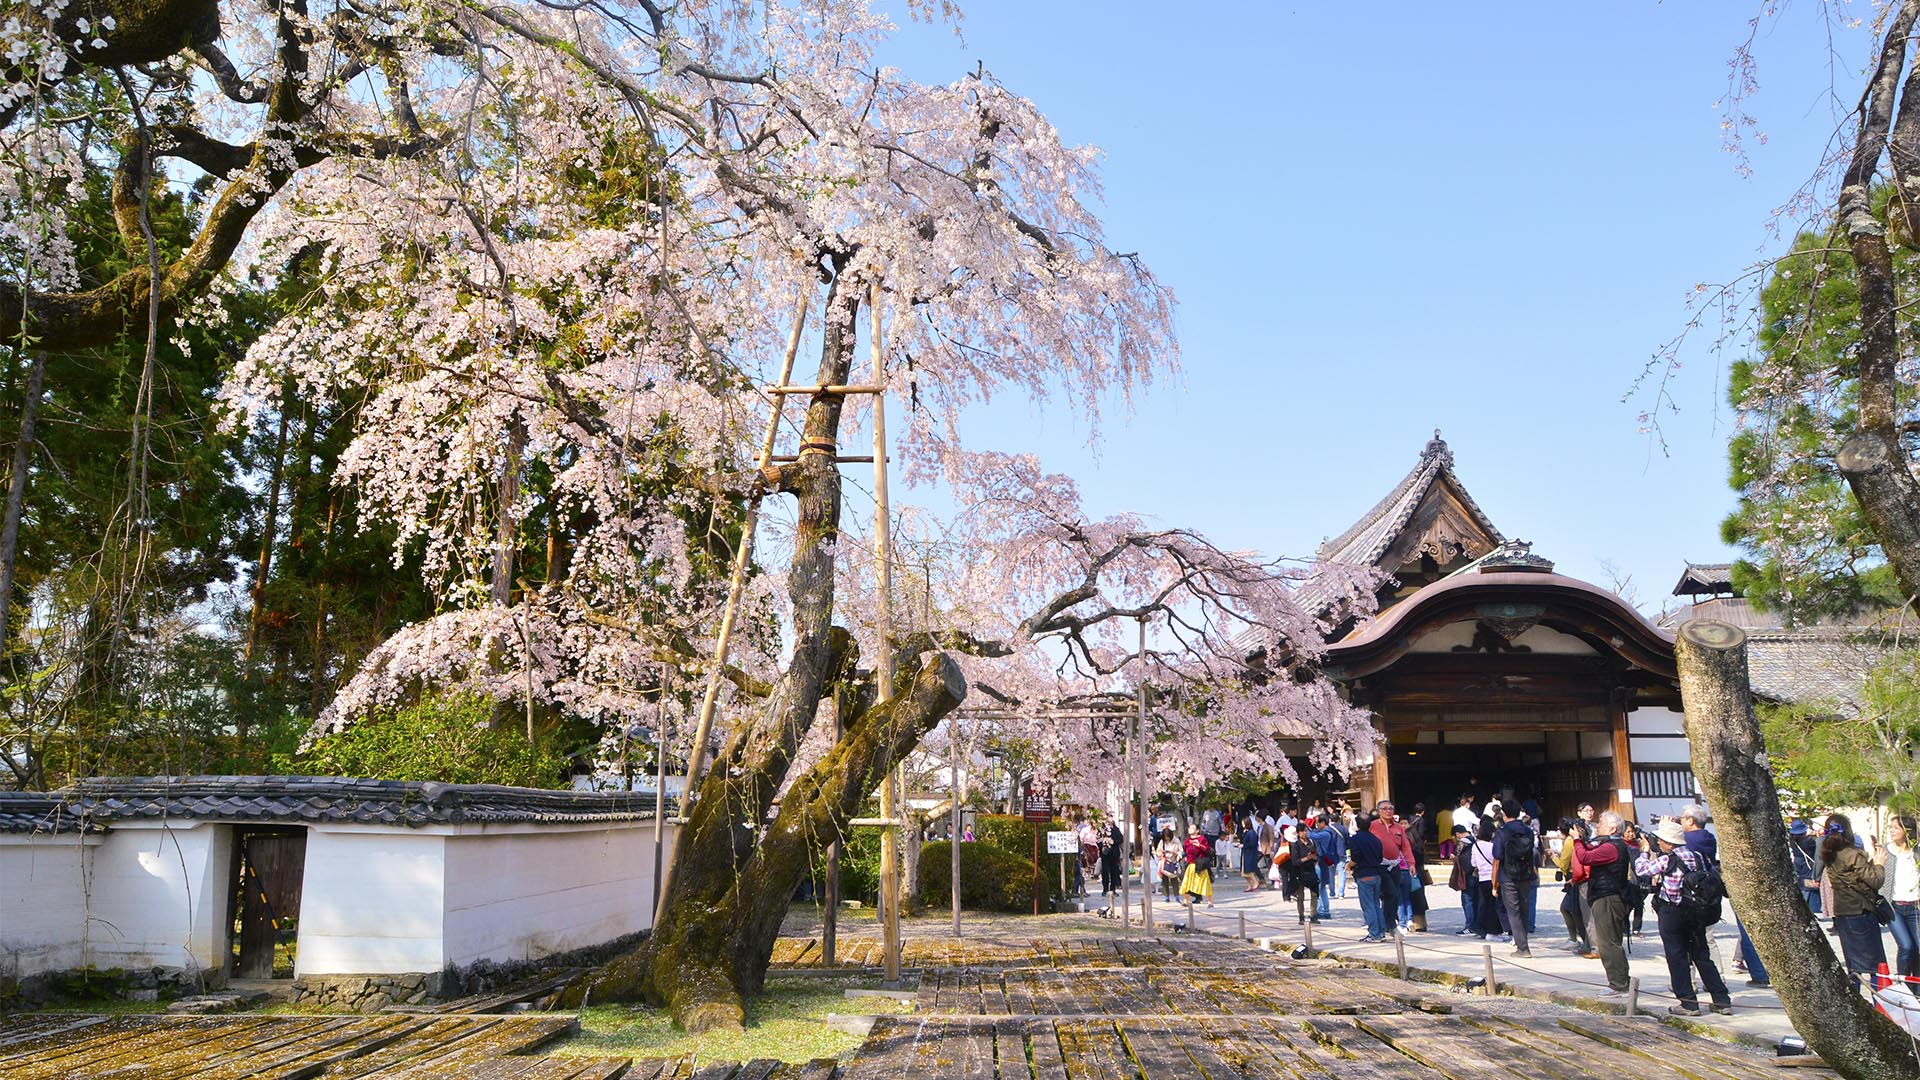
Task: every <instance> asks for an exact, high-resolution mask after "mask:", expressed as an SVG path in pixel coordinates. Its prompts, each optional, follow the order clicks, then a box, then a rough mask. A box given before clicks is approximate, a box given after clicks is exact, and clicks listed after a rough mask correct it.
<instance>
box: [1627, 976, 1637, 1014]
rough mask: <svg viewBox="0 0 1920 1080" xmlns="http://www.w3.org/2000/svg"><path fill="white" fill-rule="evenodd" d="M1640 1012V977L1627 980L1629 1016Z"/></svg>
mask: <svg viewBox="0 0 1920 1080" xmlns="http://www.w3.org/2000/svg"><path fill="white" fill-rule="evenodd" d="M1639 1011H1640V976H1638V975H1635V976H1634V977H1633V978H1631V979H1628V980H1627V1015H1628V1016H1633V1015H1635V1014H1636V1013H1638V1012H1639Z"/></svg>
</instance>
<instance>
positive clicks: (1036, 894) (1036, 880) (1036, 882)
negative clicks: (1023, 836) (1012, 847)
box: [1033, 821, 1040, 915]
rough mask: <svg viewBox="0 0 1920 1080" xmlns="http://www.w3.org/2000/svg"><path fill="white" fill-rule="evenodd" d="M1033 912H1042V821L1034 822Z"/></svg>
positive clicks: (1036, 913)
mask: <svg viewBox="0 0 1920 1080" xmlns="http://www.w3.org/2000/svg"><path fill="white" fill-rule="evenodd" d="M1033 913H1034V914H1035V915H1038V914H1040V823H1039V822H1037V821H1036V822H1034V823H1033Z"/></svg>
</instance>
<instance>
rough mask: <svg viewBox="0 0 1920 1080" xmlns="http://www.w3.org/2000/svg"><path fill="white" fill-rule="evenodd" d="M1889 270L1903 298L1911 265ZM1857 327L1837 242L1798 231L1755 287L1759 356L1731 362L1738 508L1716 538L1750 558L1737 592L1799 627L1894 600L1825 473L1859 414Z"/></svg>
mask: <svg viewBox="0 0 1920 1080" xmlns="http://www.w3.org/2000/svg"><path fill="white" fill-rule="evenodd" d="M1885 203H1886V198H1885V194H1884V193H1882V195H1881V198H1880V201H1879V205H1880V206H1881V207H1882V208H1884V206H1885ZM1895 274H1896V276H1897V278H1898V279H1899V282H1898V284H1899V287H1900V288H1901V289H1902V290H1903V291H1906V290H1912V289H1914V288H1916V287H1920V257H1916V254H1915V253H1914V252H1913V251H1910V250H1908V249H1907V248H1905V247H1899V248H1896V255H1895ZM1901 319H1902V325H1901V326H1900V328H1899V331H1900V334H1901V337H1902V340H1904V341H1907V342H1912V341H1914V340H1915V333H1916V331H1920V320H1917V319H1916V316H1915V312H1914V311H1913V310H1912V309H1908V310H1906V311H1904V312H1903V313H1902V315H1901ZM1859 323H1860V303H1859V287H1858V283H1857V282H1856V280H1855V278H1854V274H1853V260H1852V256H1851V254H1850V253H1849V252H1848V250H1847V248H1846V246H1845V243H1844V241H1843V240H1842V239H1840V238H1838V237H1837V236H1834V235H1829V234H1823V233H1812V232H1809V233H1803V234H1801V235H1800V236H1799V237H1798V238H1796V239H1795V241H1794V244H1793V247H1792V249H1791V250H1790V251H1789V253H1788V254H1787V255H1786V256H1785V257H1783V258H1782V259H1781V260H1780V261H1779V262H1778V263H1777V264H1776V265H1775V266H1774V268H1773V271H1772V274H1771V275H1770V276H1769V277H1768V279H1767V282H1766V284H1765V286H1764V287H1763V288H1762V290H1761V293H1760V324H1759V328H1758V332H1757V334H1756V345H1757V353H1756V355H1755V356H1753V357H1750V358H1747V359H1742V360H1739V361H1737V362H1735V363H1734V364H1733V366H1732V369H1731V372H1730V374H1729V378H1728V385H1727V394H1728V399H1729V401H1730V402H1731V404H1732V405H1733V408H1734V409H1735V411H1736V412H1737V414H1738V416H1739V421H1740V427H1739V430H1738V432H1737V433H1736V434H1735V435H1734V437H1733V439H1732V440H1731V441H1730V442H1729V444H1728V447H1727V456H1728V464H1729V480H1730V482H1731V484H1732V486H1733V488H1734V490H1735V491H1737V492H1739V493H1740V501H1739V506H1738V508H1737V509H1736V510H1735V511H1734V512H1733V513H1732V514H1731V515H1729V516H1728V517H1727V519H1726V520H1725V521H1724V522H1723V523H1722V525H1721V535H1722V537H1723V538H1724V539H1725V540H1726V542H1727V543H1729V544H1732V545H1735V546H1737V547H1740V548H1741V549H1743V550H1744V551H1745V552H1746V553H1747V555H1748V556H1749V557H1748V558H1747V559H1745V560H1742V561H1741V562H1740V563H1738V564H1736V565H1735V567H1734V573H1733V578H1734V584H1735V585H1736V586H1737V587H1739V588H1740V589H1742V590H1743V591H1744V592H1745V594H1746V595H1747V596H1748V597H1749V598H1750V599H1752V600H1753V601H1754V602H1756V603H1758V604H1760V605H1762V606H1763V607H1766V608H1769V609H1773V610H1778V611H1781V612H1784V613H1786V614H1787V615H1788V616H1789V617H1790V618H1791V619H1793V620H1796V621H1808V620H1814V619H1818V618H1821V617H1823V616H1836V615H1837V616H1842V617H1844V616H1848V615H1852V614H1854V613H1856V612H1858V611H1860V610H1862V609H1863V608H1870V607H1878V606H1882V605H1885V604H1887V603H1889V602H1891V603H1898V602H1899V594H1898V591H1897V589H1896V587H1895V585H1894V582H1893V576H1892V574H1891V572H1890V571H1889V570H1888V569H1887V567H1886V566H1885V564H1884V562H1883V561H1882V560H1881V556H1880V549H1879V546H1878V544H1877V542H1876V541H1875V539H1874V536H1873V533H1872V531H1871V529H1869V528H1868V526H1867V523H1866V520H1865V517H1864V516H1863V515H1862V513H1861V511H1860V508H1859V506H1858V505H1857V504H1856V503H1855V502H1854V498H1853V494H1852V492H1851V491H1850V490H1849V489H1848V488H1847V485H1846V482H1845V481H1844V480H1843V479H1842V478H1841V476H1840V474H1839V472H1838V471H1837V469H1836V468H1835V467H1834V460H1833V455H1834V453H1835V451H1836V450H1837V449H1838V447H1839V445H1840V443H1841V442H1842V441H1843V440H1844V439H1845V438H1846V437H1847V436H1848V435H1849V434H1851V433H1852V431H1853V427H1854V421H1855V416H1856V410H1857V407H1858V384H1857V381H1856V378H1855V376H1856V370H1857V364H1858V359H1857V353H1858V349H1859ZM1908 399H1909V403H1910V402H1911V393H1909V394H1908Z"/></svg>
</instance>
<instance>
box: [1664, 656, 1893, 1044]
mask: <svg viewBox="0 0 1920 1080" xmlns="http://www.w3.org/2000/svg"><path fill="white" fill-rule="evenodd" d="M1674 651H1675V653H1676V654H1677V656H1678V658H1679V663H1680V696H1681V699H1682V701H1683V702H1684V704H1685V708H1686V714H1687V739H1688V741H1689V742H1690V743H1691V744H1692V746H1693V771H1694V775H1695V776H1697V777H1699V778H1700V786H1701V789H1702V790H1703V791H1705V792H1706V795H1707V802H1708V804H1709V805H1710V806H1712V808H1713V811H1714V821H1715V823H1716V824H1717V825H1718V827H1719V834H1718V835H1719V844H1720V861H1721V865H1722V867H1723V869H1724V870H1725V876H1726V882H1727V891H1728V892H1729V893H1730V894H1731V895H1732V898H1733V906H1734V910H1736V911H1737V912H1739V915H1740V921H1741V924H1742V925H1744V926H1745V927H1746V930H1747V935H1748V936H1749V937H1751V938H1752V939H1753V947H1754V949H1755V950H1756V951H1757V952H1759V954H1760V959H1761V960H1762V961H1764V962H1765V963H1766V965H1767V974H1768V976H1769V977H1771V978H1772V980H1773V985H1774V989H1775V990H1776V991H1778V993H1779V994H1780V1001H1781V1003H1782V1004H1784V1005H1785V1006H1786V1008H1787V1016H1788V1018H1789V1019H1791V1020H1792V1021H1793V1026H1794V1028H1795V1029H1796V1030H1797V1031H1799V1032H1800V1034H1801V1036H1802V1037H1804V1038H1805V1039H1806V1040H1807V1046H1808V1047H1809V1048H1811V1049H1812V1050H1813V1051H1814V1052H1815V1053H1817V1054H1819V1055H1820V1056H1821V1057H1822V1058H1824V1059H1826V1061H1827V1063H1828V1064H1830V1065H1832V1066H1833V1067H1834V1068H1836V1069H1838V1070H1840V1072H1841V1074H1842V1075H1845V1076H1847V1077H1850V1078H1851V1080H1920V1059H1916V1057H1915V1054H1914V1049H1913V1043H1912V1041H1911V1040H1910V1039H1909V1038H1908V1037H1907V1035H1906V1033H1905V1032H1903V1031H1901V1030H1900V1029H1899V1028H1898V1027H1896V1026H1894V1024H1893V1022H1892V1021H1891V1020H1888V1019H1887V1018H1886V1017H1885V1016H1883V1015H1881V1014H1880V1013H1879V1012H1877V1011H1875V1010H1874V1008H1873V1006H1872V1005H1871V1004H1869V1003H1868V1002H1867V1001H1866V999H1865V998H1863V997H1862V996H1861V995H1860V993H1859V991H1858V990H1857V989H1856V988H1855V986H1854V980H1853V977H1852V976H1851V975H1849V974H1848V973H1847V971H1846V969H1845V968H1844V967H1843V966H1842V965H1841V963H1840V959H1839V957H1837V956H1835V955H1834V952H1833V946H1832V945H1831V944H1829V943H1828V941H1827V936H1826V934H1825V933H1823V932H1822V931H1821V930H1820V927H1819V926H1818V925H1817V924H1815V922H1814V920H1813V913H1812V912H1811V911H1809V910H1808V909H1807V902H1806V899H1805V897H1804V896H1802V895H1801V892H1800V887H1799V878H1798V876H1797V875H1796V874H1795V873H1794V872H1793V865H1792V863H1791V862H1790V861H1789V859H1788V855H1787V830H1786V826H1785V824H1784V817H1783V815H1782V814H1781V811H1780V796H1779V793H1778V792H1777V791H1775V790H1774V786H1773V774H1772V772H1771V771H1769V768H1768V765H1767V753H1766V748H1765V745H1764V744H1763V743H1762V742H1761V738H1760V725H1759V724H1758V723H1757V722H1756V721H1755V720H1754V716H1753V696H1752V692H1751V690H1750V689H1749V683H1748V681H1747V648H1746V635H1745V634H1744V633H1742V632H1741V631H1740V629H1739V628H1738V627H1734V626H1730V625H1728V624H1727V623H1722V622H1714V621H1712V620H1708V619H1694V620H1692V621H1690V622H1688V623H1687V624H1686V625H1684V626H1682V627H1681V628H1680V634H1679V640H1678V641H1677V642H1676V643H1675V649H1674Z"/></svg>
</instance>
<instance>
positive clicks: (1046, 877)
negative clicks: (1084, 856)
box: [920, 831, 1060, 913]
mask: <svg viewBox="0 0 1920 1080" xmlns="http://www.w3.org/2000/svg"><path fill="white" fill-rule="evenodd" d="M1032 845H1033V836H1032V833H1031V831H1029V832H1028V835H1027V848H1026V851H1025V852H1024V853H1023V854H1020V855H1014V854H1012V853H1011V852H1009V851H1007V850H1006V849H1005V848H1002V847H1000V846H998V845H995V844H989V843H981V842H977V841H976V842H974V843H971V844H969V843H962V844H961V845H960V906H961V907H964V908H970V909H972V910H975V911H1014V912H1029V913H1031V912H1032V911H1033V846H1032ZM1059 862H1060V856H1058V855H1053V856H1049V855H1047V854H1046V853H1045V850H1044V849H1042V852H1041V855H1040V885H1041V889H1042V893H1041V899H1040V910H1041V911H1043V912H1044V911H1051V910H1053V906H1052V905H1053V903H1054V901H1056V900H1058V899H1059V898H1060V866H1059ZM952 897H953V845H952V844H951V843H950V842H948V841H946V840H936V841H934V842H933V843H930V844H925V845H923V846H922V847H921V848H920V902H921V903H922V904H924V905H926V906H927V907H931V908H938V907H945V906H947V905H949V904H951V903H952V902H953V901H952Z"/></svg>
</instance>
